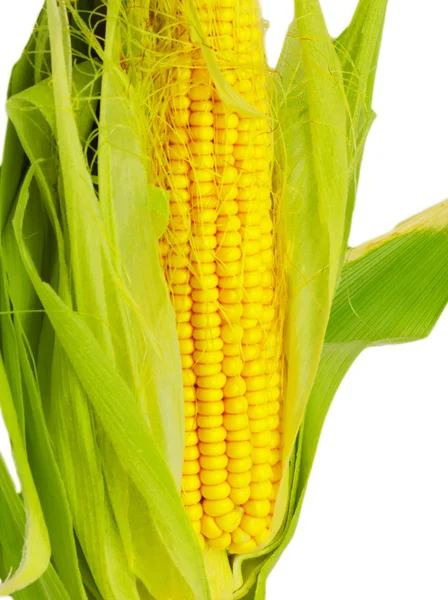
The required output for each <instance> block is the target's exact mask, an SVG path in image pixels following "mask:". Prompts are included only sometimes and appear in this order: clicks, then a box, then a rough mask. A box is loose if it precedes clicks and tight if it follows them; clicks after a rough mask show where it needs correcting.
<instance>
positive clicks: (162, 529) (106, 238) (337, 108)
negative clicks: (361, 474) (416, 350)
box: [0, 0, 448, 600]
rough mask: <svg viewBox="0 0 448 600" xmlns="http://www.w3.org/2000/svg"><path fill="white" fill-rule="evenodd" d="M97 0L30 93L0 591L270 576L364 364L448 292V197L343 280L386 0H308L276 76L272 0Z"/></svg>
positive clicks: (0, 283)
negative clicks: (343, 9) (262, 7)
mask: <svg viewBox="0 0 448 600" xmlns="http://www.w3.org/2000/svg"><path fill="white" fill-rule="evenodd" d="M75 4H76V6H73V5H72V4H71V3H69V2H59V3H58V2H56V0H48V1H47V3H46V8H47V12H46V13H43V16H42V17H41V19H40V21H39V27H38V30H37V33H36V36H34V37H33V39H32V41H31V42H30V45H29V46H28V48H27V52H26V53H25V54H24V57H23V58H22V60H21V61H20V62H19V64H18V66H17V67H16V70H15V72H14V77H13V78H12V83H11V88H10V96H11V97H10V99H9V101H8V115H9V117H10V119H11V123H12V124H11V125H10V128H9V131H8V136H7V140H6V146H5V159H4V162H3V166H2V171H1V174H0V217H1V219H0V221H1V222H2V225H3V227H2V234H1V236H0V242H1V243H0V311H1V321H0V324H1V329H0V333H1V342H2V358H3V362H1V361H0V388H1V394H0V403H1V406H2V411H3V414H4V416H5V421H6V424H7V427H8V430H9V434H10V437H11V440H12V442H13V449H14V454H15V459H16V464H17V467H18V473H19V477H20V481H21V485H22V495H23V499H24V502H23V503H22V501H21V499H20V498H19V496H18V495H17V493H16V492H15V490H14V487H13V485H12V483H11V481H10V479H9V477H8V475H7V473H6V471H5V469H4V468H3V466H2V465H0V482H1V485H0V517H1V518H0V534H1V535H0V550H1V556H2V564H1V565H0V571H1V572H0V575H1V576H2V577H3V579H5V580H6V581H4V583H3V584H2V585H1V587H0V593H3V594H6V593H13V592H15V591H16V590H18V589H21V588H24V587H25V586H27V585H28V584H32V585H30V586H29V587H28V588H26V589H24V591H22V592H21V597H22V595H23V598H24V599H25V600H34V599H37V598H41V597H45V598H46V599H48V600H69V599H72V598H77V599H78V598H81V599H84V598H85V599H87V598H90V597H95V598H104V599H106V598H107V600H112V599H115V598H117V599H121V598H127V599H133V600H147V599H148V598H154V599H156V600H166V599H167V598H172V599H173V600H175V599H176V600H190V599H191V600H197V599H201V600H202V599H204V600H207V599H210V600H211V599H214V600H229V599H231V598H232V599H235V600H237V599H239V598H246V599H248V598H254V597H255V598H257V599H262V598H264V597H265V581H266V577H267V575H268V573H269V571H270V569H271V568H272V565H273V564H274V563H275V562H276V560H277V559H278V555H279V553H280V552H281V551H282V550H283V548H284V547H285V545H286V544H287V542H288V541H289V539H290V537H291V535H292V532H293V530H294V528H295V525H296V522H297V519H298V516H299V512H300V507H301V503H302V500H303V494H304V491H305V488H306V483H307V480H308V477H309V472H310V469H311V465H312V461H313V457H314V453H315V450H316V445H317V441H318V438H319V435H320V431H321V428H322V426H323V422H324V418H325V414H326V411H327V410H328V407H329V405H330V403H331V399H332V397H333V395H334V393H335V390H336V387H337V385H338V384H339V382H340V380H341V379H342V377H343V375H344V374H345V372H346V370H347V368H348V366H349V365H350V364H351V363H352V362H353V360H354V359H355V357H356V356H357V354H359V352H360V351H361V350H362V349H363V348H365V347H367V346H368V345H370V344H375V345H378V344H379V343H387V342H390V341H397V340H406V339H410V338H413V339H415V338H418V337H422V336H424V335H426V334H427V333H429V331H430V330H431V328H432V327H433V326H434V324H435V322H436V320H437V318H438V316H439V315H440V313H441V311H442V310H443V308H444V306H445V305H446V303H447V301H448V298H447V292H446V284H445V281H446V278H447V277H448V273H447V272H446V268H447V264H448V260H447V256H448V248H447V245H446V240H447V239H448V238H447V235H446V231H447V227H448V216H447V210H446V204H442V205H440V206H438V207H435V208H434V209H431V210H429V211H427V212H426V213H424V214H423V215H421V216H418V217H416V218H414V219H413V220H411V221H410V222H409V223H408V224H405V225H402V226H400V227H399V228H398V229H397V230H396V231H395V232H393V233H392V234H391V235H389V236H385V237H384V238H381V239H379V240H377V241H374V242H372V243H371V244H369V245H367V246H365V247H361V248H359V249H357V250H355V251H352V252H351V254H350V255H349V263H348V265H347V266H346V267H345V268H344V269H343V271H342V277H341V278H340V284H339V288H338V292H337V294H336V296H335V297H334V298H333V295H334V291H335V285H336V282H337V281H338V280H339V270H340V265H341V264H342V261H343V259H342V257H343V255H344V252H345V247H346V240H347V235H348V229H349V224H350V219H351V212H352V206H353V202H354V196H355V191H356V182H357V173H358V172H359V161H360V158H361V155H362V151H361V149H362V146H363V143H364V141H365V137H366V133H367V130H368V127H369V125H370V123H371V121H372V113H371V95H372V86H373V80H372V72H373V71H374V69H375V66H376V60H377V56H378V49H379V41H380V37H381V29H382V24H383V21H384V14H385V8H386V2H385V0H370V1H368V2H367V1H366V0H361V2H360V6H359V8H358V11H357V13H356V15H355V18H354V20H353V23H352V25H351V26H350V28H349V29H348V30H347V31H346V32H345V33H344V34H343V36H342V37H341V38H340V39H339V40H338V41H337V42H336V43H335V44H334V46H333V45H332V43H331V40H330V38H329V36H328V33H327V31H326V28H325V23H324V21H323V17H322V14H321V12H320V7H319V5H318V3H317V2H316V1H315V0H306V1H305V0H303V1H302V0H300V1H297V2H296V16H297V19H296V21H295V24H294V25H293V26H292V27H291V30H290V33H289V36H288V41H287V44H286V45H285V49H284V53H283V58H282V59H281V61H280V64H279V68H278V73H274V74H273V73H271V72H270V71H269V70H268V69H267V66H266V62H265V57H264V50H263V37H264V31H263V24H262V21H261V17H260V11H259V6H258V3H257V2H256V1H255V0H198V1H197V2H193V0H189V1H185V2H184V1H180V0H179V1H177V0H176V1H175V0H158V2H157V3H155V4H154V3H152V2H149V0H143V1H142V2H139V3H138V5H137V4H133V3H132V2H129V3H126V4H125V5H123V4H122V2H121V0H110V1H109V2H107V4H101V3H96V2H95V3H94V2H90V0H79V2H78V3H75ZM104 18H106V21H105V22H104ZM104 23H105V24H106V28H104ZM47 25H48V30H47ZM47 33H48V34H49V39H50V48H49V49H48V47H47ZM103 38H104V39H103ZM299 40H300V43H299ZM30 57H32V58H30ZM50 59H51V60H50ZM50 63H51V64H50ZM329 73H330V76H329ZM272 92H274V94H272ZM347 110H348V113H347ZM159 238H160V239H159ZM417 272H418V273H419V277H416V276H415V274H416V273H417ZM378 282H380V283H378ZM378 286H381V289H382V291H383V293H384V295H383V296H381V294H380V293H379V289H378ZM348 289H350V290H351V294H350V304H348V302H347V290H348ZM409 290H411V292H409ZM428 290H431V294H427V293H425V292H427V291H428ZM352 306H356V309H357V313H356V314H357V315H361V317H362V318H361V319H358V318H356V319H355V318H354V314H353V312H352V309H351V307H352ZM330 309H331V316H330ZM42 312H43V315H44V317H43V319H42ZM328 321H329V322H328ZM327 322H328V323H327ZM324 336H326V343H325V344H324ZM366 340H368V341H366ZM322 348H323V350H322ZM3 365H4V368H3ZM316 373H317V374H316ZM305 408H306V413H305V414H306V416H305V418H304V420H303V418H302V417H303V414H304V411H305ZM299 427H300V432H299V436H298V437H297V432H298V431H299ZM22 549H24V550H23V553H22ZM50 555H51V564H50V565H49V559H50ZM11 567H12V568H13V573H12V575H10V568H11ZM33 582H34V583H33Z"/></svg>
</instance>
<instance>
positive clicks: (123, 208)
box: [98, 2, 184, 489]
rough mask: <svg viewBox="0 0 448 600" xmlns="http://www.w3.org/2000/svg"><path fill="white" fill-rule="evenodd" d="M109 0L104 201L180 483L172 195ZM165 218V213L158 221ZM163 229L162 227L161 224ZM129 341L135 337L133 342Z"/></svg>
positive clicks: (145, 395) (142, 361)
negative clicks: (151, 173)
mask: <svg viewBox="0 0 448 600" xmlns="http://www.w3.org/2000/svg"><path fill="white" fill-rule="evenodd" d="M120 4H121V2H110V3H109V7H108V13H107V14H108V16H107V30H106V48H105V55H104V62H103V76H102V90H101V119H100V128H99V135H100V138H99V148H98V162H99V199H100V206H101V209H102V211H103V215H104V219H105V223H106V228H107V235H108V237H109V239H110V240H111V243H112V244H113V245H114V247H116V250H117V260H118V262H119V264H118V269H120V268H121V270H122V273H123V275H124V278H125V279H126V280H127V281H128V286H129V290H130V293H131V295H132V298H133V300H134V302H135V304H136V306H138V311H139V323H140V325H141V327H140V329H141V331H142V333H143V335H140V336H139V337H137V339H136V340H135V343H134V346H135V348H137V349H138V350H136V354H137V356H136V357H135V358H134V360H135V361H137V362H138V364H139V366H140V368H139V379H140V384H139V387H140V390H139V395H140V397H141V403H142V410H143V412H144V413H145V414H147V415H148V419H149V421H150V423H151V428H152V430H153V432H154V435H155V437H156V440H157V443H158V445H159V447H160V448H161V449H162V453H163V455H164V457H165V458H166V460H167V462H168V464H169V466H170V468H171V472H172V473H173V476H174V478H175V480H176V482H177V484H178V486H179V489H180V481H181V474H182V460H183V446H184V444H183V441H184V415H183V389H182V378H181V373H182V367H181V363H180V351H179V344H178V339H177V332H176V326H175V316H174V310H173V307H172V304H171V302H170V298H169V293H168V288H167V286H166V282H165V278H164V275H163V272H162V268H161V264H160V260H159V254H158V246H157V239H158V236H159V235H160V234H161V233H162V232H163V231H160V229H159V231H156V230H155V228H154V226H153V215H156V222H157V224H160V221H161V220H162V221H164V222H165V223H166V225H167V224H168V197H167V194H165V193H164V192H162V191H159V190H158V189H157V188H155V187H154V186H152V187H149V186H148V176H147V164H146V162H145V160H144V156H143V140H142V139H140V128H139V123H138V117H137V114H138V113H137V110H136V107H135V101H136V100H134V102H132V97H131V94H132V91H130V92H128V87H129V83H128V81H127V80H126V79H125V78H123V74H122V70H121V67H120V64H119V61H120V52H119V51H120V47H121V43H120V38H119V29H118V27H117V22H118V10H119V7H120ZM161 215H164V217H162V218H160V216H161ZM162 229H164V226H163V225H162ZM129 345H131V341H129Z"/></svg>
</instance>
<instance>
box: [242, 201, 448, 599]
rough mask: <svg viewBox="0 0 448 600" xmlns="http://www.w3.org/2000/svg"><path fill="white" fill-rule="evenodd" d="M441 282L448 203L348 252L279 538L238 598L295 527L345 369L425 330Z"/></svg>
mask: <svg viewBox="0 0 448 600" xmlns="http://www.w3.org/2000/svg"><path fill="white" fill-rule="evenodd" d="M447 281H448V202H444V203H442V204H439V205H437V206H434V207H432V208H430V209H428V210H426V211H424V212H423V213H421V214H420V215H417V216H416V217H414V218H412V219H410V220H409V221H406V222H405V223H402V224H401V225H399V226H398V227H397V228H396V229H395V230H394V231H392V232H391V233H389V234H387V235H385V236H383V237H381V238H379V239H377V240H373V241H372V242H369V243H367V244H364V245H362V246H360V247H358V248H355V249H354V250H352V251H351V252H350V253H349V256H348V261H347V263H346V265H345V267H344V270H343V273H342V278H341V282H340V284H339V286H338V290H337V294H336V296H335V299H334V303H333V307H332V312H331V318H330V322H329V326H328V331H327V335H326V340H325V346H324V350H323V353H322V358H321V362H320V365H319V371H318V374H317V377H316V381H315V383H314V386H313V391H312V393H311V396H310V400H309V402H308V405H307V410H306V416H305V419H304V422H303V425H302V429H301V436H300V439H299V446H298V447H297V450H298V452H297V469H296V476H298V482H297V486H292V490H291V492H292V494H291V504H290V512H289V514H288V518H287V526H286V527H285V529H284V530H283V533H282V535H281V538H280V539H281V541H280V543H279V540H278V541H277V542H275V541H274V544H273V545H272V547H271V549H270V550H269V549H267V550H265V551H262V552H261V553H260V556H261V554H263V553H265V554H266V556H265V557H264V561H265V562H264V564H263V563H262V560H261V559H260V558H258V559H254V563H253V565H254V568H253V570H254V571H255V573H260V574H259V576H258V579H257V581H256V583H254V584H253V587H252V589H251V590H249V591H248V592H247V594H246V595H243V596H241V597H242V598H244V600H249V599H251V600H252V599H253V600H262V599H264V598H265V584H266V579H267V576H268V574H269V572H270V571H271V570H272V568H273V567H274V565H275V563H276V562H277V560H278V559H279V557H280V555H281V553H282V552H283V550H284V549H285V548H286V546H287V545H288V543H289V541H290V540H291V538H292V535H293V533H294V530H295V528H296V525H297V521H298V519H299V515H300V510H301V506H302V502H303V498H304V495H305V492H306V486H307V483H308V479H309V475H310V472H311V468H312V464H313V461H314V457H315V454H316V450H317V445H318V441H319V438H320V435H321V432H322V427H323V425H324V422H325V417H326V415H327V413H328V410H329V408H330V405H331V402H332V401H333V398H334V396H335V394H336V391H337V389H338V387H339V385H340V383H341V381H342V379H343V377H344V376H345V374H346V373H347V371H348V369H349V368H350V366H351V365H352V364H353V362H354V361H355V359H356V357H357V356H358V355H359V354H360V353H361V352H362V350H364V349H365V348H367V347H369V346H378V345H383V344H395V343H403V342H410V341H414V340H418V339H421V338H424V337H426V336H427V335H429V334H430V332H431V331H432V329H433V327H434V326H435V324H436V322H437V320H438V318H439V317H440V315H441V314H442V312H443V310H444V308H445V307H446V305H447V303H448V286H447V283H446V282H447ZM268 550H269V552H270V553H268V552H267V551H268ZM257 560H258V563H257ZM251 578H252V580H253V579H254V573H253V572H252V573H251ZM249 580H250V578H249Z"/></svg>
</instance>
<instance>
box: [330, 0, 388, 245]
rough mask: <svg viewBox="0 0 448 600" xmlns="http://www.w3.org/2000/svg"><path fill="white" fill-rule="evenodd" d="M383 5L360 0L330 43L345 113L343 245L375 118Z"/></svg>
mask: <svg viewBox="0 0 448 600" xmlns="http://www.w3.org/2000/svg"><path fill="white" fill-rule="evenodd" d="M387 4H388V0H360V2H359V4H358V7H357V9H356V12H355V14H354V16H353V19H352V21H351V23H350V25H349V26H348V27H347V29H345V31H343V33H342V34H341V35H340V36H339V37H338V38H337V39H336V40H335V42H334V47H335V50H336V52H337V53H338V56H339V60H340V64H341V69H342V74H343V79H344V88H345V95H346V97H347V103H348V111H349V120H348V130H347V137H348V156H349V161H350V173H351V177H350V189H349V194H348V202H347V213H346V223H345V241H346V242H347V240H348V236H349V233H350V226H351V221H352V216H353V209H354V207H355V199H356V190H357V187H358V181H359V171H360V166H361V161H362V157H363V153H364V147H365V142H366V139H367V135H368V133H369V131H370V127H371V126H372V123H373V121H374V119H375V113H374V112H373V110H372V99H373V88H374V84H375V77H376V69H377V64H378V58H379V53H380V46H381V39H382V35H383V29H384V21H385V18H386V10H387Z"/></svg>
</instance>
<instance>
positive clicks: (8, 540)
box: [0, 457, 71, 600]
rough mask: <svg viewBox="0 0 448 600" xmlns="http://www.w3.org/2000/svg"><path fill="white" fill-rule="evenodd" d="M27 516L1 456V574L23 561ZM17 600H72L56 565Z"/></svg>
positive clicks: (16, 598)
mask: <svg viewBox="0 0 448 600" xmlns="http://www.w3.org/2000/svg"><path fill="white" fill-rule="evenodd" d="M25 528H26V515H25V509H24V507H23V503H22V501H21V499H20V497H19V495H18V494H17V492H16V489H15V487H14V483H13V481H12V479H11V476H10V474H9V472H8V469H7V467H6V465H5V463H4V462H3V459H2V458H1V457H0V576H1V577H2V578H4V577H6V576H7V574H8V571H9V569H10V566H11V565H14V564H19V562H20V557H21V554H22V547H23V540H24V537H25ZM14 598H15V600H71V597H70V595H69V594H68V593H67V591H66V590H65V588H64V586H63V584H62V583H61V581H60V579H59V578H58V576H57V574H56V572H55V571H54V569H53V567H52V565H50V566H49V567H48V569H47V570H46V571H45V573H44V574H43V575H42V577H40V578H39V579H38V580H37V581H36V582H35V583H32V584H31V585H29V586H28V587H26V588H25V589H23V590H20V591H18V592H15V593H14Z"/></svg>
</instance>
